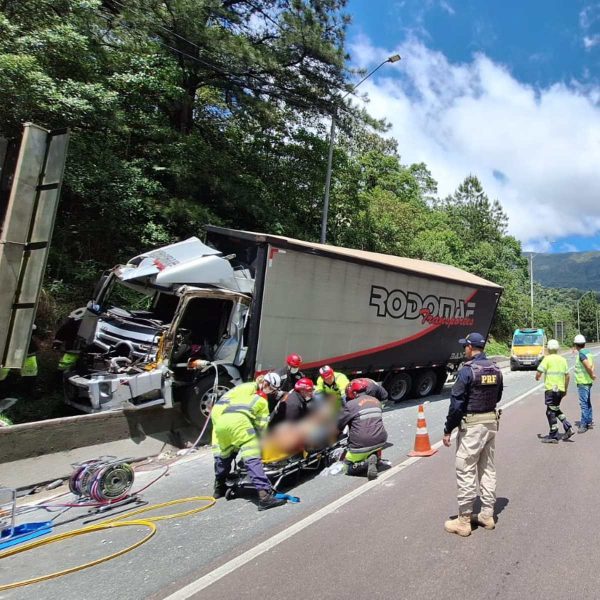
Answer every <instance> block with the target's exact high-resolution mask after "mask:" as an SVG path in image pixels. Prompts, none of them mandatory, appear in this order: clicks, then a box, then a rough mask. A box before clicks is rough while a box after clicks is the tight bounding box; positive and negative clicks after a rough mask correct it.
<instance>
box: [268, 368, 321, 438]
mask: <svg viewBox="0 0 600 600" xmlns="http://www.w3.org/2000/svg"><path fill="white" fill-rule="evenodd" d="M314 391H315V384H314V383H313V381H312V379H309V378H308V377H303V378H302V379H300V380H298V381H297V382H296V385H294V389H293V390H292V391H291V392H289V393H287V394H286V395H285V397H284V398H282V399H281V400H280V401H279V402H278V403H277V406H276V408H275V411H274V412H272V413H271V418H270V419H269V427H270V428H272V427H274V426H275V425H277V424H278V423H281V422H283V421H288V422H295V421H300V420H301V419H303V418H304V417H305V416H306V415H307V414H308V411H309V404H310V402H311V400H312V398H313V393H314Z"/></svg>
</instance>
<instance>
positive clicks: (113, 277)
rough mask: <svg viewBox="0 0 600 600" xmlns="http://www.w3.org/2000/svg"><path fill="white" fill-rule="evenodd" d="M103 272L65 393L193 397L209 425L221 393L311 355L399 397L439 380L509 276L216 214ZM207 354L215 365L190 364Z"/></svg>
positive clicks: (95, 402)
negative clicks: (240, 224) (236, 226)
mask: <svg viewBox="0 0 600 600" xmlns="http://www.w3.org/2000/svg"><path fill="white" fill-rule="evenodd" d="M206 230H207V234H206V243H203V242H201V241H200V240H199V239H198V238H195V237H192V238H190V239H187V240H185V241H182V242H179V243H176V244H173V245H170V246H167V247H164V248H160V249H158V250H152V251H150V252H146V253H144V254H140V255H139V256H136V257H135V258H133V259H131V260H130V261H129V262H128V263H127V264H126V265H121V266H117V267H115V268H114V269H112V270H111V271H109V272H107V273H105V274H104V275H103V276H102V278H101V279H100V281H99V283H98V285H97V286H96V289H95V291H94V294H93V298H92V299H91V300H90V301H89V303H88V305H87V307H86V308H84V309H79V311H76V314H74V315H73V319H74V321H76V322H77V324H78V329H77V341H76V346H77V347H78V349H79V358H78V360H77V363H76V365H75V367H74V369H73V370H71V371H70V372H69V373H67V375H66V380H65V384H66V385H65V389H66V402H67V403H68V404H70V405H72V406H74V407H76V408H78V409H80V410H82V411H85V412H98V411H103V410H110V409H120V408H132V407H138V408H142V407H147V406H154V405H162V406H164V407H167V408H169V407H172V406H173V403H174V402H180V403H181V405H182V410H183V412H184V413H185V415H186V416H187V417H188V419H189V420H190V421H191V422H193V423H194V424H196V425H198V426H202V424H203V423H204V422H205V420H206V418H207V416H208V415H209V411H210V407H211V405H212V403H213V402H214V400H215V398H216V397H218V395H220V394H222V393H224V392H225V391H226V390H227V389H230V388H231V387H233V386H235V385H237V384H239V383H241V382H243V381H247V380H249V379H251V378H253V377H255V376H256V375H257V374H259V373H262V372H266V371H269V370H271V369H277V368H281V367H282V366H283V363H284V359H285V356H286V355H288V354H290V353H292V352H293V353H298V354H300V355H301V356H302V357H303V360H304V363H303V366H302V370H303V371H304V372H306V373H307V374H309V375H312V376H316V375H317V371H318V368H319V367H320V366H322V365H324V364H329V365H331V366H332V367H333V368H334V369H336V370H339V371H342V372H344V373H346V374H347V375H348V376H350V377H353V376H358V375H360V376H367V377H371V378H373V379H375V380H377V381H382V382H383V385H384V386H385V388H386V389H387V390H388V392H389V395H390V398H391V399H392V400H393V401H395V402H400V401H401V400H403V399H405V398H407V397H410V396H416V397H419V398H421V397H425V396H427V395H429V394H432V393H438V392H439V391H440V390H441V388H442V386H443V385H444V382H445V381H446V378H447V376H448V373H449V372H451V371H452V370H455V369H456V367H457V365H458V364H460V362H461V361H462V359H463V355H462V349H461V347H460V346H459V344H458V339H459V338H461V337H464V336H465V335H466V334H468V333H469V332H470V331H473V330H476V331H479V332H481V333H483V334H484V335H486V334H487V333H488V331H489V328H490V325H491V322H492V319H493V317H494V313H495V310H496V307H497V305H498V301H499V298H500V295H501V292H502V288H501V287H499V286H498V285H496V284H494V283H491V282H489V281H486V280H484V279H481V278H480V277H476V276H475V275H472V274H470V273H467V272H465V271H463V270H461V269H458V268H455V267H451V266H448V265H443V264H438V263H432V262H426V261H421V260H414V259H409V258H402V257H398V256H391V255H385V254H377V253H373V252H366V251H363V250H354V249H349V248H341V247H336V246H329V245H324V244H318V243H312V242H305V241H300V240H296V239H291V238H287V237H281V236H276V235H269V234H264V233H253V232H248V231H236V230H232V229H225V228H221V227H214V226H207V227H206ZM196 359H199V360H201V361H204V362H202V363H201V364H202V365H205V367H204V368H203V369H199V370H198V369H189V368H188V364H189V362H190V360H196Z"/></svg>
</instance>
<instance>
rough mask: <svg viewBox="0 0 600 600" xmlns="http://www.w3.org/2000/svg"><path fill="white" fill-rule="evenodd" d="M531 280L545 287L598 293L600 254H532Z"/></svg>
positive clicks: (599, 288) (599, 284)
mask: <svg viewBox="0 0 600 600" xmlns="http://www.w3.org/2000/svg"><path fill="white" fill-rule="evenodd" d="M533 280H534V281H536V282H537V283H541V284H542V285H544V286H546V287H553V288H577V289H579V290H596V291H600V252H565V253H561V254H534V256H533Z"/></svg>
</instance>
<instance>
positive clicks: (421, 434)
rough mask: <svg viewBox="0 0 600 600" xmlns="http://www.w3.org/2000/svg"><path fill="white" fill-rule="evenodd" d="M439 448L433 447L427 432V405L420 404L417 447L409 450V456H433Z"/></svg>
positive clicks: (416, 437)
mask: <svg viewBox="0 0 600 600" xmlns="http://www.w3.org/2000/svg"><path fill="white" fill-rule="evenodd" d="M436 452H437V450H435V449H434V448H432V447H431V442H430V441H429V434H428V433H427V422H426V421H425V407H424V405H423V404H420V405H419V417H418V419H417V433H416V435H415V449H414V450H413V451H412V452H409V453H408V455H409V456H431V455H432V454H435V453H436Z"/></svg>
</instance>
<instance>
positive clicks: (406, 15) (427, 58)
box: [347, 0, 600, 252]
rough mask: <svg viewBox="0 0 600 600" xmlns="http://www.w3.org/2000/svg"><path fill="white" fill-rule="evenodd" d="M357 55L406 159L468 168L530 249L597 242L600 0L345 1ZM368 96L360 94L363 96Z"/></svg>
mask: <svg viewBox="0 0 600 600" xmlns="http://www.w3.org/2000/svg"><path fill="white" fill-rule="evenodd" d="M347 12H348V13H349V14H350V15H351V17H352V24H351V25H350V26H349V29H348V35H347V46H348V50H349V54H350V62H351V64H352V65H353V66H355V67H361V68H364V69H367V70H370V69H373V68H374V67H376V66H377V65H378V64H379V63H381V62H382V61H384V60H385V59H386V58H387V57H388V56H391V55H393V54H396V53H398V54H400V55H401V56H402V60H401V61H400V62H397V63H394V64H386V65H385V66H384V67H382V68H381V69H380V70H379V71H378V72H377V73H376V74H375V75H374V76H373V77H372V78H370V79H369V80H368V81H366V82H365V83H363V84H362V85H361V87H360V91H361V94H362V93H366V95H367V98H368V100H367V102H368V104H367V108H368V110H369V112H370V113H371V114H372V115H373V116H375V117H378V118H385V119H386V120H387V121H388V122H389V123H390V124H391V130H390V133H389V134H390V135H391V136H393V137H394V138H396V139H397V140H398V146H399V148H398V149H399V152H400V154H401V156H402V161H403V162H404V163H412V162H425V163H426V164H427V165H428V167H429V168H430V170H431V171H432V174H433V176H434V177H435V179H436V180H437V181H438V184H439V190H438V191H439V194H440V195H441V196H445V195H447V194H449V193H452V192H453V191H454V190H455V189H456V188H457V186H458V184H459V183H460V182H461V181H462V180H463V179H464V178H465V176H467V175H468V174H474V175H477V177H479V179H480V180H481V181H482V183H483V186H484V189H485V190H486V192H487V194H488V196H489V197H490V198H492V199H495V198H497V199H498V200H499V201H500V202H501V204H502V206H503V207H504V210H505V211H506V212H507V214H508V216H509V232H510V233H511V234H512V235H514V236H515V237H517V238H518V239H519V240H520V241H521V242H522V243H523V247H524V249H525V250H529V251H536V252H543V251H545V252H574V251H584V250H600V70H599V67H600V1H598V2H590V1H588V0H543V1H542V0H525V1H523V0H521V1H520V2H517V1H516V0H504V1H503V2H499V1H497V0H494V1H492V0H487V1H484V0H349V1H348V5H347ZM355 101H356V102H362V100H358V99H357V100H355Z"/></svg>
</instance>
